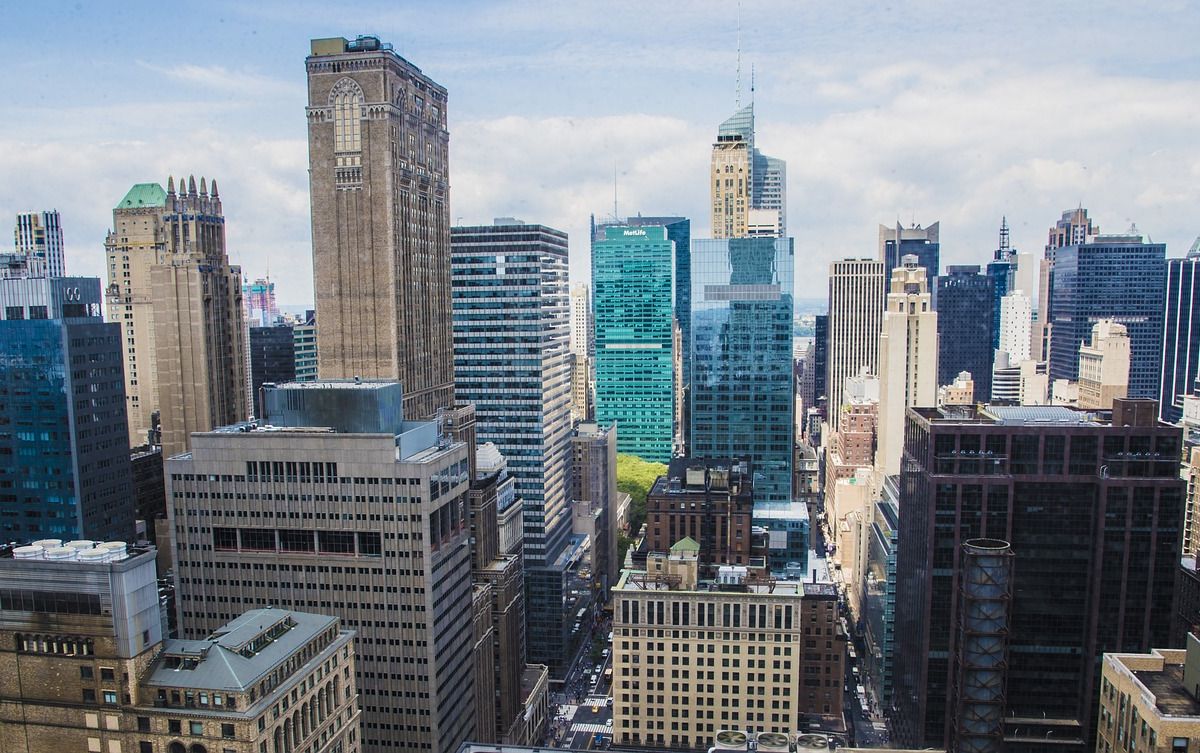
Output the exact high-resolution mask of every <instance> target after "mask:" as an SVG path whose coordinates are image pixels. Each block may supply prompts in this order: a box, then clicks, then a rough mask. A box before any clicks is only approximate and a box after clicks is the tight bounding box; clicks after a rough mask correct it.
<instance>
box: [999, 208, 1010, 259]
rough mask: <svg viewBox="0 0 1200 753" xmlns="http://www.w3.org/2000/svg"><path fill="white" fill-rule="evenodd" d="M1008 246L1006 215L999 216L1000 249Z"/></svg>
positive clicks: (1004, 249)
mask: <svg viewBox="0 0 1200 753" xmlns="http://www.w3.org/2000/svg"><path fill="white" fill-rule="evenodd" d="M1009 248H1010V246H1009V240H1008V217H1007V216H1001V217H1000V250H1001V251H1007V250H1008V249H1009Z"/></svg>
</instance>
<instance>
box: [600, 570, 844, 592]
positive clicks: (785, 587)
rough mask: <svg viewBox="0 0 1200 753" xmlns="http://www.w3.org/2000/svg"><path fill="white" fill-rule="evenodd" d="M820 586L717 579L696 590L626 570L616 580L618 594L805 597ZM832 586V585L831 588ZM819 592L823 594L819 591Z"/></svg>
mask: <svg viewBox="0 0 1200 753" xmlns="http://www.w3.org/2000/svg"><path fill="white" fill-rule="evenodd" d="M823 585H825V584H821V583H805V582H802V581H798V580H770V579H768V580H758V579H749V578H748V579H746V580H743V581H742V582H741V583H735V584H723V583H719V582H718V581H717V580H714V579H704V580H700V581H698V582H697V584H696V588H694V589H683V588H678V587H673V583H672V581H671V580H670V579H669V578H668V577H665V576H655V575H648V574H647V573H646V571H645V570H624V571H622V572H621V577H620V579H618V581H617V585H616V586H615V590H618V591H673V592H675V593H730V594H739V593H743V594H744V593H752V594H764V595H770V594H776V595H780V596H803V595H804V594H805V593H806V589H807V588H809V587H812V586H818V587H820V586H823ZM832 587H833V586H830V588H832ZM816 593H820V594H823V591H821V590H820V589H818V591H817V592H816Z"/></svg>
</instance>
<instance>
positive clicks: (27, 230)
mask: <svg viewBox="0 0 1200 753" xmlns="http://www.w3.org/2000/svg"><path fill="white" fill-rule="evenodd" d="M13 247H14V251H15V252H16V254H17V256H19V257H23V258H24V259H25V260H26V267H27V269H28V270H29V276H30V277H66V276H67V259H66V246H65V244H64V243H63V231H62V219H61V218H60V217H59V216H58V210H57V209H51V210H49V211H46V212H21V213H20V214H18V215H17V222H16V226H15V227H14V228H13Z"/></svg>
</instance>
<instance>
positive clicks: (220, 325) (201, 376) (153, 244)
mask: <svg viewBox="0 0 1200 753" xmlns="http://www.w3.org/2000/svg"><path fill="white" fill-rule="evenodd" d="M104 246H105V251H106V254H107V257H108V287H107V291H106V297H107V301H108V315H109V316H110V317H111V318H112V319H113V320H114V321H117V322H119V323H120V324H121V327H122V335H123V340H124V341H125V342H126V345H127V347H126V353H127V355H126V358H125V395H126V399H127V401H128V408H127V413H128V418H129V445H130V446H133V447H136V446H137V445H141V444H145V443H146V442H147V440H148V435H147V432H149V431H150V430H151V428H152V416H153V415H154V413H156V412H157V413H158V414H159V419H160V430H161V432H162V445H163V453H164V455H165V456H170V455H174V454H176V453H179V452H183V451H184V450H185V449H187V439H188V436H190V434H191V433H192V432H193V431H207V430H209V429H212V428H215V427H217V426H224V425H225V424H231V423H235V422H237V421H241V420H243V419H245V418H246V417H247V416H248V415H249V411H250V406H249V404H248V402H247V401H248V398H249V395H247V394H246V393H247V387H248V385H249V380H248V379H247V377H246V366H247V361H246V335H245V316H244V312H243V310H242V284H241V268H240V267H238V266H236V265H231V264H230V263H229V255H228V251H227V249H226V246H225V217H224V214H223V207H222V204H221V198H220V194H219V193H218V191H217V182H216V181H215V180H214V181H213V182H212V192H211V193H210V192H209V186H208V183H207V181H206V180H205V179H204V178H203V177H201V178H200V186H199V189H197V187H196V179H195V178H194V177H191V178H188V179H187V180H186V181H184V180H183V179H182V178H181V179H180V181H179V192H178V193H176V190H175V179H174V178H168V179H167V189H166V190H165V191H164V190H163V188H162V186H161V185H159V184H158V183H139V184H137V185H135V186H133V187H132V188H130V189H129V191H128V192H127V193H126V194H125V196H124V198H122V199H121V201H120V202H119V203H118V204H117V206H116V207H115V208H114V209H113V229H112V231H111V232H110V233H109V234H108V237H107V238H106V240H105V243H104Z"/></svg>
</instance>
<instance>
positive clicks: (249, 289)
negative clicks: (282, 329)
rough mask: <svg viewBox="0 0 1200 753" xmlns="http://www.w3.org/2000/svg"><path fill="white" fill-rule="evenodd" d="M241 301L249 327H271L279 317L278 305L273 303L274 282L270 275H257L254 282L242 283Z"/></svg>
mask: <svg viewBox="0 0 1200 753" xmlns="http://www.w3.org/2000/svg"><path fill="white" fill-rule="evenodd" d="M242 301H243V302H244V303H245V305H246V318H247V319H249V320H250V326H251V327H271V326H274V325H275V320H276V319H278V318H279V307H278V306H277V305H275V283H273V282H271V278H270V277H259V278H258V279H256V280H255V281H254V282H247V283H243V284H242Z"/></svg>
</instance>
